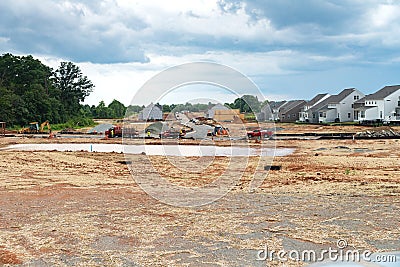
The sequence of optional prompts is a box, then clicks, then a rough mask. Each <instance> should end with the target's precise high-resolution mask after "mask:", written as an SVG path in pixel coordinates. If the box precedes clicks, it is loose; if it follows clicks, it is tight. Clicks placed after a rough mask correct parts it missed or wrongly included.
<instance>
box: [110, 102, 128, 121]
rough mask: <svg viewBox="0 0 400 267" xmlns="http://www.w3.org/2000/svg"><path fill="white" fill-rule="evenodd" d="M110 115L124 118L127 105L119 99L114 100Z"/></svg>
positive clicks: (111, 104)
mask: <svg viewBox="0 0 400 267" xmlns="http://www.w3.org/2000/svg"><path fill="white" fill-rule="evenodd" d="M108 109H109V115H110V117H111V118H123V117H124V116H125V112H126V107H125V105H124V104H122V103H121V102H119V101H118V100H115V99H114V100H113V101H112V102H111V103H110V104H109V105H108Z"/></svg>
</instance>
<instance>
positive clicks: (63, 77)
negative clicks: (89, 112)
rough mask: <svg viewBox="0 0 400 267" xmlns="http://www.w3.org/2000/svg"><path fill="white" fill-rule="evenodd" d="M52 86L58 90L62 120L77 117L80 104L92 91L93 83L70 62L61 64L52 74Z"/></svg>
mask: <svg viewBox="0 0 400 267" xmlns="http://www.w3.org/2000/svg"><path fill="white" fill-rule="evenodd" d="M54 84H55V86H56V88H57V89H59V90H60V93H61V94H60V101H61V103H62V104H63V108H64V113H65V114H64V115H65V118H64V119H70V118H72V117H74V116H77V115H79V111H80V108H81V102H83V101H84V100H85V98H86V97H87V96H89V94H90V93H91V92H92V91H93V88H94V85H93V83H92V82H91V81H90V80H89V79H88V78H87V76H84V75H83V74H82V72H81V70H80V68H79V67H78V66H76V65H74V64H73V63H72V62H61V64H60V66H59V68H58V69H57V70H56V71H55V72H54Z"/></svg>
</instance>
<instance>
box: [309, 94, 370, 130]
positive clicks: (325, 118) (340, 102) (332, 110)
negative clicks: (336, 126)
mask: <svg viewBox="0 0 400 267" xmlns="http://www.w3.org/2000/svg"><path fill="white" fill-rule="evenodd" d="M364 96H365V95H364V94H363V93H361V92H360V91H359V90H357V89H355V88H349V89H344V90H343V91H342V92H340V94H338V95H332V96H330V97H328V98H326V99H325V100H323V101H321V102H320V103H318V104H316V105H315V106H314V107H312V108H310V109H309V110H308V113H309V121H310V122H313V123H317V122H318V123H323V122H349V121H354V103H355V102H356V101H358V100H360V99H361V98H363V97H364Z"/></svg>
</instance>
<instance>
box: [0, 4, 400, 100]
mask: <svg viewBox="0 0 400 267" xmlns="http://www.w3.org/2000/svg"><path fill="white" fill-rule="evenodd" d="M399 14H400V1H396V0H393V1H390V0H386V1H384V0H381V1H378V0H375V1H374V0H337V1H333V0H304V1H298V0H278V1H277V0H243V1H241V0H190V1H185V0H181V1H180V0H169V1H162V0H139V1H133V0H132V1H131V0H99V1H92V0H85V1H77V0H69V1H66V0H41V1H30V0H1V1H0V53H2V54H3V53H6V52H11V53H13V54H17V55H26V54H32V55H34V56H35V57H37V58H39V59H40V60H42V62H44V63H45V64H48V65H50V66H52V67H54V68H55V67H57V66H58V64H59V62H60V61H72V62H75V63H76V64H78V65H79V66H80V67H81V69H82V71H83V72H84V74H85V75H87V76H88V77H89V79H91V80H92V81H93V82H94V84H95V85H96V89H95V91H94V92H93V93H92V95H91V96H90V97H89V98H88V99H87V101H86V102H87V103H89V104H97V103H98V102H99V101H100V100H105V102H106V103H109V102H110V101H111V100H112V99H114V98H115V99H118V100H120V101H122V102H124V103H125V104H128V103H130V101H131V99H132V97H133V96H134V94H135V92H136V91H137V90H138V89H139V88H140V87H141V86H142V85H143V84H144V83H145V82H146V81H147V80H148V79H150V78H151V77H153V76H154V75H156V74H157V73H158V72H160V71H162V70H164V69H166V68H169V67H172V66H175V65H178V64H181V63H188V62H193V61H210V62H217V63H221V64H225V65H227V66H231V67H233V68H235V69H236V70H238V71H240V72H242V73H243V74H245V75H247V76H248V77H250V78H251V79H252V80H253V81H254V82H255V83H256V84H257V85H258V86H259V88H260V89H261V90H262V92H263V94H264V95H265V96H266V98H268V99H294V98H301V99H309V98H311V97H313V96H314V95H315V94H317V93H320V92H328V93H337V92H338V91H340V90H342V89H344V88H348V87H356V88H358V89H360V90H361V91H363V92H364V93H371V92H374V91H376V90H378V89H380V88H381V87H382V86H384V85H389V84H400V75H399V72H400V68H399V67H400V49H399V48H400V16H399ZM180 95H181V98H179V96H173V97H170V98H169V100H165V101H167V102H168V101H175V102H179V101H181V102H185V101H186V100H187V99H185V97H188V96H189V95H190V94H186V95H185V94H184V96H183V95H182V94H180ZM199 97H201V96H200V95H198V93H197V94H196V98H199ZM215 97H216V98H218V99H219V100H220V101H222V102H227V101H231V100H232V99H230V98H232V96H229V95H224V92H222V91H218V92H216V93H215ZM224 100H226V101H224Z"/></svg>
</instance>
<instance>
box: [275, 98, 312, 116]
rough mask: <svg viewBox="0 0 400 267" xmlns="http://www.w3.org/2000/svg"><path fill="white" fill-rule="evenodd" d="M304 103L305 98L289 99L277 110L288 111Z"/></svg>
mask: <svg viewBox="0 0 400 267" xmlns="http://www.w3.org/2000/svg"><path fill="white" fill-rule="evenodd" d="M305 103H306V101H305V100H290V101H288V102H287V103H286V104H285V105H284V106H281V108H280V109H279V112H280V113H282V112H288V111H290V110H292V109H293V108H296V107H298V106H299V105H302V104H305Z"/></svg>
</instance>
